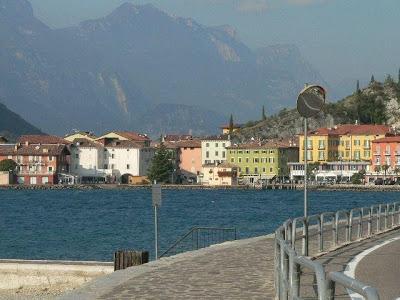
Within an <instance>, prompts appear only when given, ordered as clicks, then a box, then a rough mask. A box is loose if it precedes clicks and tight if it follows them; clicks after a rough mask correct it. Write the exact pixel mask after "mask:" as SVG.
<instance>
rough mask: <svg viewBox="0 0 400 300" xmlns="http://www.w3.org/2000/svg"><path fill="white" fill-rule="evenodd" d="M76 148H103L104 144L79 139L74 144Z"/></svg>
mask: <svg viewBox="0 0 400 300" xmlns="http://www.w3.org/2000/svg"><path fill="white" fill-rule="evenodd" d="M72 143H73V144H74V145H75V146H78V147H83V148H85V147H86V148H101V146H102V144H101V143H100V142H95V141H92V140H90V139H85V138H77V139H74V140H73V142H72Z"/></svg>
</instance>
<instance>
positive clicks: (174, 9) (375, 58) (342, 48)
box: [30, 0, 400, 83]
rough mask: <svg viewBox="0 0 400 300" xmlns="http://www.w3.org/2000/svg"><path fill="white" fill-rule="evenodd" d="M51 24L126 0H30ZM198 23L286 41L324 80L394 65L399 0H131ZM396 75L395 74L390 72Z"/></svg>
mask: <svg viewBox="0 0 400 300" xmlns="http://www.w3.org/2000/svg"><path fill="white" fill-rule="evenodd" d="M30 1H31V3H32V4H33V6H34V10H35V14H36V15H37V16H38V17H39V18H40V19H42V20H43V21H44V22H45V23H47V24H48V25H50V26H53V27H63V26H67V25H73V24H76V23H78V22H79V21H81V20H84V19H88V18H97V17H100V16H103V15H105V14H107V13H109V12H110V11H111V10H113V9H114V8H115V7H117V6H118V5H120V4H121V3H123V2H127V1H128V0H30ZM131 2H133V3H136V4H142V3H152V4H154V5H155V6H157V7H159V8H160V9H162V10H165V11H167V12H169V13H171V14H175V15H178V16H184V17H192V18H194V19H195V20H196V21H198V22H199V23H202V24H204V25H221V24H230V25H232V26H234V27H235V28H236V29H237V31H238V33H239V35H240V37H241V39H242V40H243V41H244V42H245V43H246V44H247V45H249V46H250V47H251V48H256V47H261V46H265V45H271V44H279V43H291V44H296V45H297V46H299V48H300V49H301V51H302V53H303V54H304V56H305V57H306V58H307V59H308V60H309V61H311V62H312V64H313V65H314V66H315V67H316V68H317V69H318V70H319V71H320V73H321V74H322V76H323V77H324V78H325V79H326V80H327V81H329V82H333V83H334V82H340V81H342V80H344V79H348V78H351V79H357V78H360V79H363V80H364V81H365V80H366V79H367V78H369V77H370V75H371V74H372V73H374V74H375V77H377V78H380V77H383V76H384V75H385V74H387V73H392V74H397V70H398V68H399V67H400V38H399V32H400V30H399V24H400V1H399V0H152V1H147V0H132V1H131ZM396 78H397V75H396Z"/></svg>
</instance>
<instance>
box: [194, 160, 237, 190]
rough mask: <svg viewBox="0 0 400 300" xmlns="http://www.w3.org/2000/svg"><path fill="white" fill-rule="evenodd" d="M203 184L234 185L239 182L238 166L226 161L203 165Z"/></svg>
mask: <svg viewBox="0 0 400 300" xmlns="http://www.w3.org/2000/svg"><path fill="white" fill-rule="evenodd" d="M201 182H202V184H203V185H209V186H224V185H225V186H232V185H237V184H238V173H237V167H236V166H235V165H233V164H230V163H227V162H224V163H221V164H218V163H215V164H207V165H203V177H202V181H201Z"/></svg>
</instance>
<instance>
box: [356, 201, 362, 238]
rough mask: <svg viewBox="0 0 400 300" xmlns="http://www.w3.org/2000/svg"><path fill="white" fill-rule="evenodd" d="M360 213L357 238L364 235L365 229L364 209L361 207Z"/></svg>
mask: <svg viewBox="0 0 400 300" xmlns="http://www.w3.org/2000/svg"><path fill="white" fill-rule="evenodd" d="M359 215H360V217H359V218H358V226H357V239H360V238H361V237H362V231H363V209H362V208H360V209H359Z"/></svg>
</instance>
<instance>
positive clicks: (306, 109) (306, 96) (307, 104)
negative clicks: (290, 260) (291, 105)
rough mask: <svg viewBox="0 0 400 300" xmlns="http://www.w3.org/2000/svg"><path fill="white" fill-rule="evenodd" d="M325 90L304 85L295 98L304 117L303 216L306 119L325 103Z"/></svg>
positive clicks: (305, 194)
mask: <svg viewBox="0 0 400 300" xmlns="http://www.w3.org/2000/svg"><path fill="white" fill-rule="evenodd" d="M325 98H326V92H325V89H324V88H323V87H321V86H319V85H306V86H305V88H304V89H303V90H302V91H301V92H300V94H299V96H298V98H297V111H298V112H299V114H300V115H301V116H302V117H304V217H305V218H307V216H308V198H307V146H308V145H307V143H308V140H307V128H308V126H307V119H308V118H310V117H313V116H315V115H317V114H318V113H319V112H320V111H321V110H322V108H323V107H324V105H325Z"/></svg>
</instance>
